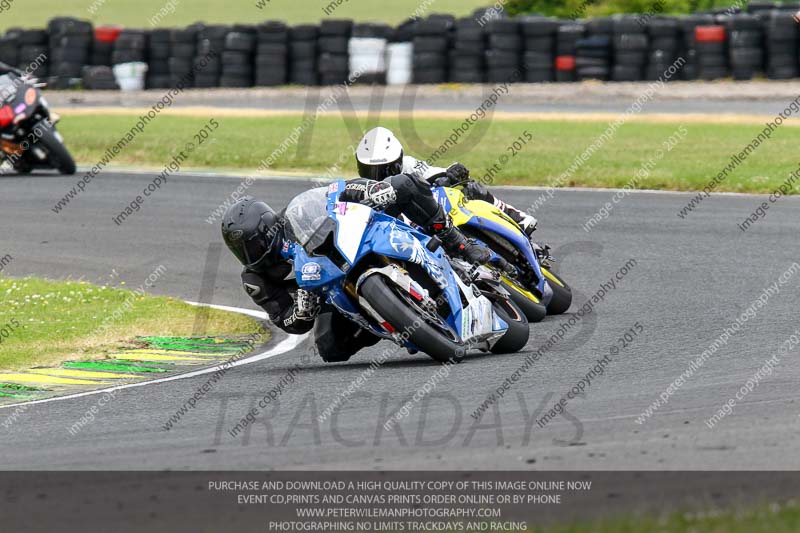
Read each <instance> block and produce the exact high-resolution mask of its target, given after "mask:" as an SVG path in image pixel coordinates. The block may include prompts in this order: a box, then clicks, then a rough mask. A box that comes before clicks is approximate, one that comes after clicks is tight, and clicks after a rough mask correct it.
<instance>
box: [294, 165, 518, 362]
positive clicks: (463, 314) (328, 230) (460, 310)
mask: <svg viewBox="0 0 800 533" xmlns="http://www.w3.org/2000/svg"><path fill="white" fill-rule="evenodd" d="M344 187H345V182H344V181H341V180H340V181H337V182H335V183H333V184H331V185H330V186H329V187H328V188H327V189H326V188H318V189H311V190H309V191H306V192H304V193H302V194H300V195H299V196H297V197H296V198H294V199H293V200H292V201H291V202H290V203H289V205H288V206H287V208H286V211H285V215H284V216H285V220H286V223H287V228H286V229H287V236H288V237H289V240H288V241H287V244H286V245H284V248H283V255H284V257H286V258H287V259H291V260H292V261H293V262H294V270H295V275H296V278H297V284H298V286H299V287H300V288H303V289H305V290H307V291H312V292H315V293H317V294H319V295H320V296H321V297H323V298H324V301H325V302H327V303H328V304H329V305H331V306H333V307H334V308H336V309H337V310H338V311H339V312H340V313H342V315H344V316H345V317H347V318H349V319H350V320H352V321H353V322H355V323H356V324H358V325H359V326H361V327H362V328H364V329H366V330H367V331H369V332H371V333H373V334H375V335H377V336H378V337H381V338H384V339H387V340H391V341H393V342H395V343H396V344H398V345H400V346H403V347H405V348H407V349H408V350H409V351H410V352H411V353H415V352H417V351H421V352H424V353H426V354H428V355H429V356H430V357H432V358H433V359H435V360H436V361H439V362H446V361H453V360H460V359H461V358H462V357H463V356H464V355H465V354H466V351H467V350H468V349H470V348H476V349H480V350H483V351H491V352H492V353H511V352H517V351H519V350H521V349H522V348H523V347H524V346H525V344H526V343H527V342H528V336H529V334H530V331H529V328H528V321H527V319H526V318H525V315H524V314H523V313H522V312H521V311H520V310H519V308H518V307H517V306H516V304H514V302H513V300H512V299H511V297H510V295H509V293H508V292H507V291H506V290H505V289H504V288H503V286H502V284H501V282H500V280H499V279H498V277H497V276H496V274H495V273H493V272H492V271H491V270H489V269H486V268H484V267H473V266H472V265H470V264H469V263H466V262H465V261H462V260H460V259H457V258H449V257H448V256H447V255H446V254H445V253H444V250H443V249H442V247H441V243H440V242H439V240H438V239H436V238H435V237H429V236H427V235H425V234H424V233H422V232H421V231H419V230H417V229H415V228H414V227H412V226H410V225H408V224H406V223H404V222H402V221H400V220H398V219H396V218H394V217H391V216H388V215H386V214H385V213H382V212H379V211H375V210H373V209H371V208H369V207H367V206H365V205H362V204H357V203H351V202H342V201H340V200H339V196H340V193H341V191H344Z"/></svg>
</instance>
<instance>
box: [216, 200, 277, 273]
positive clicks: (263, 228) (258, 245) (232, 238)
mask: <svg viewBox="0 0 800 533" xmlns="http://www.w3.org/2000/svg"><path fill="white" fill-rule="evenodd" d="M222 238H223V239H225V244H226V245H228V248H229V249H230V251H231V252H233V255H235V256H236V259H238V260H239V262H240V263H242V264H243V265H244V266H245V267H247V268H248V269H250V270H254V271H256V272H263V271H264V270H266V269H267V268H269V267H270V266H273V265H274V264H275V263H277V262H278V260H279V258H280V253H281V245H282V244H283V242H282V241H283V221H282V219H281V217H279V216H278V214H277V213H275V211H274V210H273V209H272V208H271V207H270V206H268V205H267V204H265V203H264V202H258V201H256V199H255V198H253V197H252V196H245V197H244V198H242V199H240V200H238V201H237V202H236V203H235V204H233V205H232V206H230V207H229V208H228V210H227V211H225V215H223V217H222Z"/></svg>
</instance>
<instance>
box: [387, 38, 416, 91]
mask: <svg viewBox="0 0 800 533" xmlns="http://www.w3.org/2000/svg"><path fill="white" fill-rule="evenodd" d="M413 57H414V45H413V44H412V43H391V44H389V45H388V46H387V47H386V84H387V85H408V84H409V83H411V80H412V77H413V76H412V70H413Z"/></svg>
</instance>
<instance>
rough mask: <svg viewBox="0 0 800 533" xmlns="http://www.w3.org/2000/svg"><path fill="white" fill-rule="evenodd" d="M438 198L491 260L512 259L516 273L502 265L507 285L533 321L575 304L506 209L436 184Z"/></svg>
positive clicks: (563, 285) (515, 301)
mask: <svg viewBox="0 0 800 533" xmlns="http://www.w3.org/2000/svg"><path fill="white" fill-rule="evenodd" d="M432 192H433V196H434V198H436V201H437V202H438V203H439V204H440V205H441V206H442V207H443V208H444V209H445V211H447V212H448V213H449V214H450V216H451V218H452V219H453V223H454V224H455V225H456V226H458V227H459V229H461V231H462V232H463V233H464V234H465V235H466V236H467V237H470V238H472V239H475V240H477V241H478V242H480V243H482V244H484V245H486V246H487V247H488V248H489V250H491V251H492V259H491V261H490V264H492V263H494V264H498V263H502V260H505V261H506V262H508V263H509V264H510V265H511V266H512V267H513V269H512V270H515V271H516V275H512V274H509V273H508V272H506V270H507V269H500V268H498V272H500V277H501V279H502V282H503V285H504V286H505V287H506V289H507V290H508V292H509V293H510V294H511V297H512V299H513V300H514V303H515V304H517V306H518V307H519V308H520V309H521V310H522V311H523V312H524V313H525V316H526V317H527V318H528V321H529V322H538V321H540V320H542V319H543V318H544V317H545V315H547V314H550V315H558V314H561V313H564V312H565V311H566V310H567V309H569V306H570V304H572V289H570V287H569V285H567V283H566V282H565V281H563V280H562V279H561V278H559V277H558V276H557V275H556V274H554V273H553V272H551V271H550V269H549V268H546V267H544V266H542V265H541V264H540V262H539V258H538V257H537V254H536V252H535V250H534V249H533V246H532V245H531V242H530V240H528V236H527V235H526V234H525V232H524V231H522V229H521V228H520V227H519V226H518V225H517V223H516V222H514V221H513V220H512V219H511V218H510V217H509V216H508V215H506V214H505V213H504V212H503V211H502V210H500V209H498V208H497V207H495V206H494V205H493V204H490V203H488V202H484V201H483V200H469V199H467V197H466V196H464V193H463V192H462V191H461V190H460V189H456V188H451V187H434V188H433V189H432Z"/></svg>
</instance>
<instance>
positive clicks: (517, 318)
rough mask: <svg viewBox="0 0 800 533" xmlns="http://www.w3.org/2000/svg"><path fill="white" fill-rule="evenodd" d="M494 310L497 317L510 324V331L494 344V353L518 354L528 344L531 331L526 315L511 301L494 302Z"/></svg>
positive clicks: (492, 350)
mask: <svg viewBox="0 0 800 533" xmlns="http://www.w3.org/2000/svg"><path fill="white" fill-rule="evenodd" d="M492 308H493V309H494V310H495V312H496V313H497V315H498V316H499V317H500V318H502V319H503V321H505V323H506V324H508V330H506V333H505V335H503V336H502V337H500V340H499V341H497V342H496V343H494V346H492V348H491V352H492V353H516V352H518V351H520V350H521V349H523V348H524V347H525V345H526V344H528V338H529V337H530V335H531V330H530V328H529V327H528V320H527V319H526V318H525V314H524V313H523V312H522V311H521V310H520V309H519V307H517V306H516V305H515V304H514V302H513V301H511V300H499V301H495V302H492Z"/></svg>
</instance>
